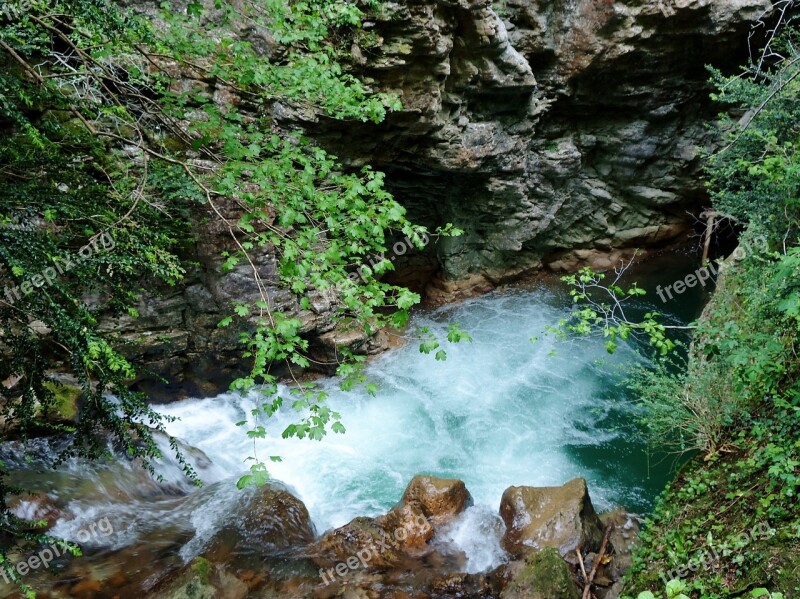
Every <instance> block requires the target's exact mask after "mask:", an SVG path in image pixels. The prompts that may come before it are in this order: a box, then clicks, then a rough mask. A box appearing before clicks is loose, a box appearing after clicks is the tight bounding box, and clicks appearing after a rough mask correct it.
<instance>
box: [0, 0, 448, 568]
mask: <svg viewBox="0 0 800 599" xmlns="http://www.w3.org/2000/svg"><path fill="white" fill-rule="evenodd" d="M176 8H177V7H173V6H171V5H169V4H168V3H164V4H162V5H161V11H160V12H159V14H158V17H157V19H155V20H148V19H147V18H144V17H142V16H140V15H137V14H135V13H134V12H131V11H129V10H127V9H125V8H122V7H121V6H120V5H119V4H117V3H113V2H110V0H55V1H54V2H49V3H44V2H22V1H19V2H17V3H12V5H10V11H9V12H7V14H13V15H14V18H13V19H5V20H3V21H0V48H2V53H0V59H1V60H2V67H1V68H0V123H2V126H3V129H4V133H5V135H4V136H3V138H2V139H1V140H0V157H1V158H0V162H2V164H3V168H2V170H0V188H1V189H0V192H2V193H0V198H2V199H0V281H2V284H3V285H8V289H10V290H12V291H11V295H8V294H4V296H3V297H2V298H0V354H2V355H3V356H10V359H8V360H5V359H4V360H3V361H2V362H0V382H2V385H3V387H2V395H3V401H2V406H3V411H4V413H3V417H4V418H5V423H6V427H7V429H9V430H11V431H13V434H15V435H17V436H18V437H20V438H23V439H24V438H28V437H30V436H31V435H33V434H39V433H42V432H47V433H68V434H72V435H73V436H74V438H75V440H76V442H75V444H74V445H73V446H72V447H71V450H70V452H71V453H75V454H80V455H85V456H88V457H95V458H97V457H102V456H104V455H106V454H107V450H106V444H105V439H106V437H107V435H108V434H109V433H110V434H111V435H112V437H113V438H115V439H116V440H117V441H118V442H119V443H120V444H121V446H122V447H123V448H124V451H125V452H126V453H127V454H129V455H130V456H131V457H133V456H137V457H141V458H144V459H145V461H146V462H148V461H150V460H153V459H156V458H158V457H159V452H158V449H157V447H156V446H155V444H154V442H153V437H152V431H153V430H159V429H161V428H162V427H163V423H164V420H163V418H162V417H161V416H160V415H158V414H156V413H155V412H153V411H152V410H151V409H150V408H149V407H148V406H147V404H146V402H145V398H143V397H142V396H140V395H138V394H135V393H132V392H130V391H129V390H128V384H129V383H130V381H131V380H133V379H134V378H135V377H136V376H137V373H138V372H139V369H138V368H137V365H136V364H133V363H131V362H130V361H129V360H128V359H126V358H125V357H124V355H123V353H122V351H121V350H122V347H123V344H122V340H121V339H118V338H116V337H115V336H114V335H113V334H111V333H108V332H107V331H106V329H104V328H103V327H102V326H101V322H102V319H103V318H107V317H109V316H119V315H126V316H129V317H133V318H136V317H137V316H138V312H137V310H136V308H135V306H136V304H137V302H138V300H139V298H140V297H141V295H142V293H144V292H148V293H152V292H154V291H158V289H159V288H167V287H169V286H171V285H175V284H177V283H179V282H180V281H181V280H182V279H183V278H184V277H185V276H186V274H187V272H188V270H189V269H192V268H193V265H192V263H191V261H190V260H189V258H190V257H191V249H192V248H191V245H192V240H191V228H192V226H193V225H194V224H196V223H197V222H198V221H202V220H206V219H214V220H215V221H216V222H217V223H218V224H219V225H220V226H221V227H223V229H225V230H227V231H228V232H229V233H230V239H231V251H230V252H229V253H227V254H226V255H225V256H223V258H224V260H225V261H224V268H225V269H226V270H229V271H232V270H239V271H240V272H249V273H250V276H252V278H253V280H254V281H255V284H256V288H257V296H256V297H254V298H252V299H246V298H245V299H243V300H242V302H241V303H239V304H236V305H234V306H231V307H230V315H229V316H226V317H225V318H224V319H223V320H222V321H221V322H220V326H223V327H225V326H233V325H236V326H237V328H238V330H239V331H240V335H241V341H242V344H243V346H244V356H245V357H246V358H248V359H249V361H250V363H251V364H252V371H251V373H250V375H249V376H248V377H245V378H243V379H241V380H238V381H236V382H235V383H234V388H235V389H239V390H243V391H244V390H247V389H249V388H251V387H253V386H254V385H256V384H260V385H262V388H263V389H264V391H265V393H266V400H265V404H264V406H263V407H262V408H260V410H259V412H260V413H262V414H265V415H267V416H268V415H270V414H271V413H273V412H274V411H275V410H278V409H281V407H282V405H283V398H282V397H281V396H280V395H278V394H277V389H278V386H277V382H278V379H277V375H276V372H275V369H276V366H277V365H279V364H282V365H283V367H284V369H285V371H286V372H288V373H289V375H290V376H294V372H295V370H296V369H298V368H304V367H306V366H308V365H309V364H310V360H311V359H310V357H309V356H308V352H307V350H308V340H307V339H306V338H305V337H304V335H303V332H302V324H301V322H300V320H299V319H298V318H295V317H293V316H290V315H287V314H286V313H284V309H285V307H286V306H284V305H278V304H277V303H276V301H275V299H274V297H272V296H271V295H270V291H269V287H270V286H275V285H282V286H285V287H286V288H288V289H290V290H291V291H292V292H293V293H294V294H295V295H296V296H297V298H298V300H297V306H295V307H296V308H299V309H301V310H302V309H309V308H310V307H311V303H312V301H313V300H314V299H315V298H318V297H320V296H323V297H325V298H327V299H328V300H330V302H331V303H332V304H333V305H334V306H336V307H337V308H336V310H337V312H336V314H335V317H336V319H337V322H338V323H339V326H340V327H353V328H355V329H357V330H360V331H363V333H364V334H365V335H369V334H371V333H373V332H374V331H376V330H377V329H378V328H380V327H383V326H387V325H393V326H398V327H401V326H405V324H406V322H407V320H408V312H409V310H410V309H411V307H412V306H413V305H415V304H416V303H417V302H418V301H419V297H418V296H417V295H416V294H414V293H411V292H410V291H408V290H407V289H405V288H401V287H396V286H392V285H389V284H386V283H384V282H382V281H381V276H382V275H383V274H384V273H385V272H387V271H389V270H391V269H392V262H391V260H389V259H387V258H386V257H385V255H386V252H387V248H388V247H389V244H390V242H391V241H393V240H394V239H395V238H398V237H399V238H404V239H405V240H406V243H407V244H408V245H409V246H412V245H413V246H416V247H418V248H421V247H423V246H424V245H425V243H427V240H428V232H427V231H426V230H425V229H424V228H422V227H418V226H415V225H413V224H412V223H410V222H409V221H408V220H407V219H406V216H405V211H404V209H403V208H402V206H400V204H398V203H397V202H396V201H395V200H394V199H393V198H392V197H391V196H390V195H389V194H388V193H387V192H386V191H385V189H384V187H383V184H384V176H383V174H382V173H378V172H375V171H373V170H371V169H370V168H368V167H364V168H363V169H361V170H359V171H347V170H346V169H344V168H343V167H342V166H341V165H340V164H339V162H338V161H337V159H336V157H334V156H331V155H330V154H328V153H327V152H326V151H324V150H323V149H322V148H319V147H317V146H315V145H314V144H312V143H310V142H309V141H308V140H307V139H305V138H304V136H303V135H302V134H301V133H299V132H297V131H290V130H287V129H285V128H283V127H281V126H280V124H279V123H277V122H276V121H275V120H274V119H273V117H272V115H273V113H274V111H273V108H274V106H276V103H277V102H280V103H281V105H282V106H290V107H291V108H292V109H293V110H297V111H300V112H304V113H305V114H314V115H319V116H322V117H325V118H337V119H349V120H355V121H363V122H372V123H377V122H380V121H381V120H382V119H383V118H384V117H385V115H386V113H387V111H388V110H393V109H397V108H398V107H399V106H400V105H399V102H398V100H397V98H395V97H392V96H388V95H385V94H375V93H372V92H371V91H370V90H369V89H368V88H366V87H365V86H364V85H363V84H362V83H361V82H360V81H359V80H358V79H357V78H356V77H354V76H353V75H352V74H350V73H348V72H347V68H346V66H345V65H344V64H343V62H342V60H341V59H342V57H343V56H346V55H347V54H348V49H349V40H350V39H351V38H352V36H354V35H357V32H358V28H359V27H360V23H361V19H362V16H363V15H362V12H361V9H360V8H359V7H358V5H357V4H355V3H351V2H346V1H344V0H322V1H320V2H313V3H309V2H301V1H298V2H283V1H277V0H267V1H266V2H248V1H245V2H236V3H233V2H228V1H227V0H216V1H215V2H214V3H213V5H210V4H209V5H206V4H201V3H199V2H189V3H188V4H187V5H186V8H185V11H184V10H176ZM267 31H269V32H271V34H272V36H273V38H274V39H275V41H276V42H277V44H278V47H277V48H274V49H273V51H271V52H268V53H265V52H263V51H262V49H261V48H259V47H258V46H257V44H256V43H255V42H254V41H253V40H252V39H250V38H248V37H247V35H246V32H256V33H257V34H258V33H263V32H267ZM215 94H216V96H215ZM220 94H222V95H223V97H226V98H229V100H228V101H225V102H222V101H218V100H215V97H217V96H219V95H220ZM233 214H236V215H237V216H232V215H233ZM440 234H448V235H453V234H456V235H457V234H459V231H458V230H457V229H453V228H452V227H447V228H445V229H443V230H442V231H440ZM103 240H111V241H109V242H108V243H106V242H105V241H103ZM100 241H103V244H104V245H103V246H102V247H100V246H99V245H98V244H99V242H100ZM92 244H94V245H92ZM86 247H93V248H94V249H93V251H91V252H88V251H86V250H85V248H86ZM259 251H267V252H269V253H271V254H274V255H275V256H276V260H277V268H276V274H275V276H274V277H273V278H265V275H264V274H263V272H262V269H261V268H259V267H258V266H257V259H256V258H255V257H254V256H255V254H256V253H257V252H259ZM84 254H85V255H84ZM376 255H377V256H380V257H381V258H380V259H379V260H377V262H375V261H373V262H371V264H372V266H371V267H369V268H368V267H365V266H363V264H365V263H366V261H367V259H368V258H369V257H373V256H376ZM78 256H80V260H78V259H77V257H78ZM65 265H66V266H69V267H68V268H67V267H66V266H65ZM48 269H50V270H48ZM39 274H42V275H45V274H52V276H47V277H45V278H46V279H47V280H46V282H44V281H43V279H42V277H40V278H39V279H37V278H36V277H37V275H39ZM26 285H27V286H28V287H27V288H28V289H31V292H26V291H25V289H26V287H24V286H26ZM14 288H17V289H21V290H22V292H21V293H20V294H19V296H17V295H16V294H17V292H16V291H13V289H14ZM289 307H290V308H291V307H292V306H289ZM453 335H454V337H459V338H460V337H461V334H460V333H458V332H454V333H453ZM363 359H364V358H363V356H357V355H354V354H353V353H352V352H351V351H349V350H348V349H347V348H342V349H341V352H340V362H341V364H340V366H339V373H340V374H341V375H342V377H343V386H345V387H346V388H349V387H352V386H353V385H355V384H360V383H364V382H365V380H364V377H363V374H362V372H361V369H360V367H361V365H362V364H363ZM55 370H67V371H69V372H70V373H72V374H73V375H74V376H75V377H76V379H77V380H78V382H79V384H80V386H81V388H82V391H83V401H82V402H81V409H80V412H79V414H78V417H77V418H76V419H75V421H73V422H63V421H61V420H59V418H57V417H55V418H54V416H53V414H54V412H55V411H56V407H57V402H56V398H55V395H54V393H53V390H52V384H54V381H53V377H52V373H53V372H54V371H55ZM370 389H371V388H370ZM373 391H374V390H373ZM291 398H292V403H291V405H292V407H293V408H294V409H295V410H297V412H298V414H299V421H298V423H297V424H295V425H292V426H290V427H289V428H287V429H286V430H285V431H284V432H283V435H284V436H296V437H299V438H305V437H308V438H311V439H319V438H321V436H322V435H324V434H325V432H326V430H327V429H328V427H330V429H331V430H333V431H334V432H344V427H343V426H342V425H341V423H339V422H338V420H339V415H338V414H336V413H335V412H333V411H332V410H330V409H329V408H327V407H326V406H325V403H324V402H325V394H324V393H323V392H320V391H318V390H316V389H314V388H313V386H311V385H308V384H300V383H298V384H297V385H296V387H295V388H294V389H292V391H291ZM248 434H249V436H250V437H251V438H253V439H254V442H255V440H256V439H258V438H259V437H260V436H262V435H265V434H267V431H266V429H265V428H263V427H261V428H256V429H255V430H252V431H249V433H248ZM173 445H174V440H173ZM63 457H66V456H62V458H63ZM254 458H255V456H254ZM273 459H278V458H277V457H274V458H273ZM186 471H187V474H189V475H190V476H194V473H193V472H192V471H191V469H190V468H189V467H188V465H187V466H186ZM8 474H9V473H8V472H7V471H5V470H2V471H1V472H0V522H2V524H0V527H2V530H3V532H2V534H3V535H5V537H4V538H7V539H8V540H9V543H10V541H11V540H12V539H16V540H17V541H16V542H22V543H23V544H24V543H28V544H36V543H39V542H42V541H44V540H45V539H44V538H43V537H42V536H41V535H37V534H28V533H25V532H24V529H25V527H26V526H27V525H28V524H29V523H25V522H22V521H21V520H19V519H18V518H16V517H15V516H14V515H13V514H12V513H11V512H10V510H9V509H8V504H7V502H6V498H7V497H8V496H9V494H13V493H15V492H16V491H17V489H14V488H12V487H10V486H9V485H8V484H7V480H8V478H7V477H8ZM267 477H268V473H267V469H266V466H265V465H264V464H263V463H262V462H261V461H259V460H258V459H255V464H254V465H253V466H252V467H251V473H250V474H249V475H248V476H247V477H246V478H244V479H243V480H242V481H240V484H241V485H245V484H251V483H256V484H257V483H261V482H264V481H265V480H266V478H267ZM5 546H8V544H6V543H4V547H5ZM6 556H7V553H5V549H3V550H0V562H2V563H3V564H4V567H6V569H7V571H8V570H9V568H8V562H7V559H6Z"/></svg>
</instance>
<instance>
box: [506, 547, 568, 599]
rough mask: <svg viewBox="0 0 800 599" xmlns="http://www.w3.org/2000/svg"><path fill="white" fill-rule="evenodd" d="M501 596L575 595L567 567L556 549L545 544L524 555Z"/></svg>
mask: <svg viewBox="0 0 800 599" xmlns="http://www.w3.org/2000/svg"><path fill="white" fill-rule="evenodd" d="M501 598H502V599H578V589H577V587H576V586H575V583H574V582H573V580H572V575H571V574H570V571H569V567H568V566H567V564H566V563H565V562H564V560H563V559H562V558H561V555H560V554H559V553H558V551H557V550H556V549H553V548H551V547H548V548H547V549H543V550H542V551H538V552H536V553H534V554H531V555H529V556H528V557H526V558H525V565H524V566H523V569H522V571H521V572H520V573H519V574H518V575H517V576H515V577H514V580H512V581H511V584H509V585H508V588H506V590H505V591H503V594H502V595H501Z"/></svg>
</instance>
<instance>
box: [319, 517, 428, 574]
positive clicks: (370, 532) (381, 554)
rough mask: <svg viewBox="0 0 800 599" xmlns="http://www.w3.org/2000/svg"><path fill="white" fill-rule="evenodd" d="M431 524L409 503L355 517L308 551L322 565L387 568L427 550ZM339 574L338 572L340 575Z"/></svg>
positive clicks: (353, 568)
mask: <svg viewBox="0 0 800 599" xmlns="http://www.w3.org/2000/svg"><path fill="white" fill-rule="evenodd" d="M432 537H433V526H431V524H430V523H429V522H428V521H427V519H426V518H425V516H424V515H423V514H422V513H421V512H419V511H417V510H416V509H414V508H413V507H411V506H405V505H401V506H398V507H396V508H394V509H392V510H391V511H390V512H389V513H388V514H386V515H384V516H379V517H378V518H364V517H361V518H356V519H355V520H352V521H351V522H349V523H348V524H345V525H344V526H341V527H339V528H337V529H335V530H332V531H330V532H328V533H326V534H325V535H323V537H322V538H321V539H320V540H319V542H318V543H317V544H316V546H315V549H314V551H312V553H313V554H314V555H315V561H316V562H317V563H319V564H320V565H322V566H326V567H330V566H336V565H338V564H343V563H344V564H350V565H349V568H350V570H360V569H366V570H374V569H384V568H391V567H393V566H396V565H398V564H400V563H401V562H403V561H404V560H405V559H406V558H408V557H412V556H419V555H421V554H423V553H424V552H426V551H427V543H428V541H430V539H431V538H432ZM340 576H341V575H340Z"/></svg>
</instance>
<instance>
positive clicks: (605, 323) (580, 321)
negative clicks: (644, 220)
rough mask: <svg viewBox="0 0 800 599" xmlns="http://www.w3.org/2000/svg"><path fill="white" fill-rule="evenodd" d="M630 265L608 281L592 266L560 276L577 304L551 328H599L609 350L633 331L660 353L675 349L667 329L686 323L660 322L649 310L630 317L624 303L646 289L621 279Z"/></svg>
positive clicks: (579, 331) (562, 332)
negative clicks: (627, 286) (636, 318)
mask: <svg viewBox="0 0 800 599" xmlns="http://www.w3.org/2000/svg"><path fill="white" fill-rule="evenodd" d="M628 266H630V263H628V264H627V265H625V264H623V265H621V266H620V267H619V268H617V269H616V271H615V273H616V278H615V279H614V281H613V282H612V283H611V284H609V285H606V284H604V283H603V280H604V279H605V277H606V275H605V274H604V273H600V272H595V271H593V270H592V269H591V268H589V267H585V268H582V269H581V270H580V272H578V273H577V274H575V275H568V276H564V277H562V278H561V280H562V281H564V282H565V283H566V284H567V285H569V286H570V291H569V294H570V296H571V297H572V300H573V302H574V304H575V306H576V308H575V309H574V310H573V311H572V314H570V316H569V317H568V318H564V319H562V320H560V321H559V322H558V325H557V326H555V327H550V328H549V329H548V331H549V332H550V333H552V334H554V335H556V337H558V338H564V337H565V336H566V335H568V334H575V335H581V336H585V335H590V334H593V333H595V332H598V333H600V334H602V336H603V337H604V338H606V339H607V341H606V344H605V345H606V350H607V351H608V353H610V354H613V353H614V352H615V351H616V349H617V347H618V343H619V341H627V340H628V339H629V338H630V337H631V335H634V336H640V337H643V338H645V339H647V340H649V342H650V345H652V346H653V347H654V348H656V349H657V350H658V352H659V353H660V354H661V355H667V354H668V353H669V352H670V351H672V350H673V349H675V342H674V341H672V340H671V339H670V338H669V337H668V336H667V329H674V328H685V327H674V326H669V325H664V324H661V323H660V322H658V317H659V316H660V314H659V313H658V312H655V311H652V312H648V313H646V314H645V315H644V316H643V318H642V319H641V320H631V319H629V318H628V316H627V315H626V313H625V309H626V305H625V304H626V303H629V302H630V301H631V300H633V299H635V298H638V297H641V296H643V295H646V293H647V292H646V291H645V290H644V289H642V288H640V287H639V286H638V285H636V284H635V283H634V284H633V285H632V286H631V287H630V288H628V289H623V288H622V286H621V283H620V279H621V278H622V276H623V274H624V273H625V271H626V270H627V268H628Z"/></svg>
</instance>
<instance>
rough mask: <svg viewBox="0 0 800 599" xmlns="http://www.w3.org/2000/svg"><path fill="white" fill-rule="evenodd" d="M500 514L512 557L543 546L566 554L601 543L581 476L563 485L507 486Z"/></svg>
mask: <svg viewBox="0 0 800 599" xmlns="http://www.w3.org/2000/svg"><path fill="white" fill-rule="evenodd" d="M500 516H501V517H502V518H503V522H505V524H506V534H505V535H504V536H503V547H504V549H505V550H506V551H508V552H509V553H510V554H511V555H513V556H521V555H525V554H526V553H530V552H531V551H537V550H540V549H543V548H545V547H552V548H554V549H557V550H558V551H559V553H560V554H561V555H562V556H567V555H568V554H569V553H571V552H573V551H574V550H575V549H578V548H580V549H582V550H583V549H588V550H591V551H597V550H598V549H599V547H600V544H601V543H602V542H603V525H602V523H601V522H600V519H599V518H598V517H597V514H596V513H595V511H594V507H593V506H592V501H591V499H590V498H589V491H588V489H587V488H586V481H585V480H584V479H582V478H576V479H575V480H572V481H570V482H568V483H567V484H565V485H564V486H563V487H509V488H508V489H506V491H505V492H504V493H503V498H502V499H501V501H500Z"/></svg>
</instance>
